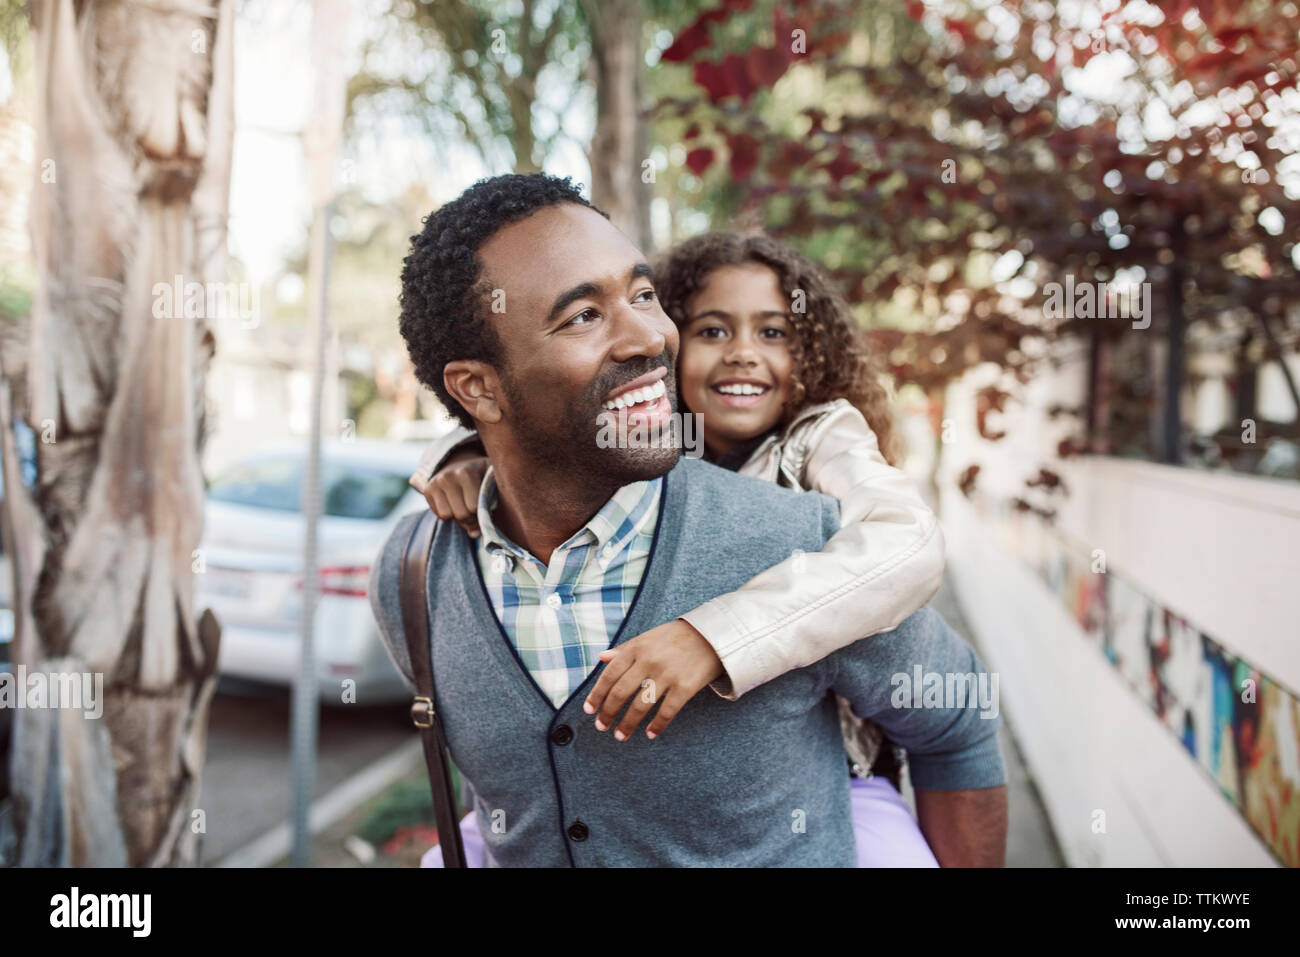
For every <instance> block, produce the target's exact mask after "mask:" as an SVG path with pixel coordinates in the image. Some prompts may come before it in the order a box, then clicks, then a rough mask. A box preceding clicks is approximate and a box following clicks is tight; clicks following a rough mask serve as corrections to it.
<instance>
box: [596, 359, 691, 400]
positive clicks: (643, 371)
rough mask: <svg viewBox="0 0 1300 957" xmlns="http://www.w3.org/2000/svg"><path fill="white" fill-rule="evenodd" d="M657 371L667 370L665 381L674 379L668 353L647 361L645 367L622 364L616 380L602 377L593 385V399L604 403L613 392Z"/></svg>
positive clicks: (671, 362)
mask: <svg viewBox="0 0 1300 957" xmlns="http://www.w3.org/2000/svg"><path fill="white" fill-rule="evenodd" d="M656 369H667V370H668V375H667V376H665V379H670V378H672V375H673V361H672V357H671V356H669V355H668V353H667V352H666V351H665V352H663V353H662V354H660V356H659V357H658V358H657V359H651V360H649V361H647V362H646V364H645V365H638V366H636V367H632V366H629V365H628V364H627V363H620V365H619V367H618V370H617V373H618V374H617V377H616V378H615V377H612V376H611V377H610V378H609V379H608V380H607V379H606V378H604V377H602V378H600V379H597V380H596V382H595V383H593V385H592V388H591V395H592V398H593V399H594V400H595V402H596V403H598V404H599V403H601V402H603V401H604V399H605V396H607V395H609V394H610V393H611V392H614V391H617V390H618V389H621V388H623V387H624V386H626V385H630V384H631V383H633V382H635V381H636V380H637V379H639V378H641V377H642V376H644V375H647V374H648V373H651V372H654V371H655V370H656Z"/></svg>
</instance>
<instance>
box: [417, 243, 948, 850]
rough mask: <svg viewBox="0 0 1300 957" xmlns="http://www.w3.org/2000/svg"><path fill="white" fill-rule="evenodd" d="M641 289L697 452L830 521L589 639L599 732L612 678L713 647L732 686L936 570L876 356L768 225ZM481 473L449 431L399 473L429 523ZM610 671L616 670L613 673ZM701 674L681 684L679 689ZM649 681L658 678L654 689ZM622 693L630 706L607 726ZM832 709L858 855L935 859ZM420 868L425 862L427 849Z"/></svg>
mask: <svg viewBox="0 0 1300 957" xmlns="http://www.w3.org/2000/svg"><path fill="white" fill-rule="evenodd" d="M655 288H656V291H657V293H658V295H659V297H660V301H661V303H662V305H663V308H664V311H665V312H667V314H668V315H669V316H670V317H671V318H672V319H673V321H674V322H675V323H676V324H677V326H678V329H679V331H680V334H681V344H680V351H679V355H678V372H677V382H678V391H679V397H678V398H679V401H678V405H677V408H678V410H679V411H681V412H682V413H688V412H690V413H698V414H699V415H701V416H702V418H703V428H702V434H703V437H704V445H705V454H706V456H707V457H708V459H709V460H710V461H712V462H714V463H716V464H717V465H720V466H722V467H724V468H729V469H732V470H734V471H740V472H742V473H745V474H748V475H754V476H759V477H762V478H766V479H768V480H769V481H773V482H778V483H779V484H781V485H785V486H788V487H790V488H793V489H796V490H804V489H815V490H817V491H819V492H823V493H825V494H827V495H832V496H834V497H836V498H838V499H839V500H840V518H841V527H840V530H839V532H838V533H837V534H836V535H834V536H833V537H832V538H831V539H830V540H829V541H828V542H827V543H826V547H825V548H824V549H823V550H822V551H821V552H818V553H815V554H807V555H803V554H796V555H793V556H791V558H789V559H787V560H786V561H785V562H783V563H781V564H780V565H778V566H776V567H775V568H773V569H769V570H768V571H766V572H764V573H763V574H761V575H759V576H758V577H756V578H755V579H753V580H752V581H750V582H748V583H747V584H746V585H744V586H743V587H742V588H740V589H739V590H738V591H736V592H734V593H732V594H729V595H723V596H720V597H718V598H715V599H713V600H712V601H709V602H706V603H705V604H704V605H701V606H700V607H699V608H697V609H695V610H693V611H691V612H689V613H687V614H685V615H682V616H681V618H680V619H678V620H677V621H675V622H669V623H668V624H666V625H662V626H660V627H658V628H655V629H652V630H651V631H648V632H646V633H645V634H643V635H638V636H637V637H635V638H632V639H631V640H629V641H626V642H624V643H622V644H621V645H619V646H618V647H617V648H614V649H610V650H609V651H606V652H604V653H603V654H602V655H601V659H602V660H603V661H605V662H606V665H605V668H604V670H603V672H602V674H601V675H600V678H599V680H598V681H597V683H596V685H595V686H594V688H593V689H592V691H591V694H590V695H589V697H588V707H587V710H588V713H591V714H597V712H599V714H598V716H597V718H596V726H597V728H598V729H599V730H602V731H604V730H606V729H608V728H609V727H611V726H613V725H614V724H616V723H617V724H618V727H617V730H616V732H615V733H616V734H618V735H621V736H623V737H626V736H627V735H630V734H631V733H632V731H633V730H634V728H635V725H636V724H637V723H638V722H639V720H640V718H641V716H643V715H644V714H645V712H646V710H647V708H646V707H645V706H641V705H638V704H637V703H636V702H635V699H636V698H638V697H640V696H638V695H632V698H631V699H629V698H628V697H627V696H626V693H625V692H619V693H616V694H611V691H613V690H614V689H615V686H616V685H618V686H619V687H620V688H627V687H631V688H639V687H641V686H642V684H643V681H644V680H646V679H651V680H653V679H655V678H656V675H662V673H663V672H665V671H667V670H671V671H672V673H673V675H674V676H675V677H674V684H675V686H676V687H677V689H678V690H679V691H681V690H682V685H683V680H682V677H681V676H682V675H684V674H685V675H689V674H702V675H709V674H716V673H717V662H718V660H720V661H721V664H722V675H721V676H720V677H718V678H717V679H716V680H714V681H713V682H712V684H711V687H712V688H713V690H714V691H715V692H716V693H718V694H720V695H722V696H723V697H726V698H732V699H734V698H739V697H740V696H741V695H743V694H744V693H745V692H747V691H749V690H750V689H752V688H754V687H756V686H758V685H760V684H762V683H764V682H766V681H770V680H771V679H773V678H775V677H777V676H778V675H781V674H784V673H786V672H787V671H790V670H793V669H795V668H801V667H804V666H807V665H809V664H812V663H813V662H815V661H818V660H820V659H821V658H823V657H825V656H826V655H828V654H831V653H832V652H834V651H836V650H838V649H839V648H842V647H844V646H846V645H848V644H850V643H852V642H854V641H857V640H858V639H861V638H863V637H865V636H868V635H874V634H877V633H879V632H882V631H889V630H891V629H893V628H894V627H896V626H897V625H898V624H899V623H900V622H901V621H902V620H903V619H904V618H906V617H907V616H908V615H910V614H911V613H912V612H914V611H916V610H917V609H918V608H920V607H921V606H922V605H924V604H925V603H926V602H927V601H929V600H930V599H931V598H932V597H933V596H934V593H935V592H936V591H937V590H938V587H939V582H940V579H941V578H942V575H943V536H942V534H941V533H940V531H939V527H938V523H937V521H936V520H935V517H934V514H933V513H932V512H931V511H930V509H929V508H927V507H926V505H925V504H924V502H922V500H921V498H920V496H919V495H918V493H917V492H916V490H915V488H914V487H913V485H912V483H911V481H910V480H909V479H908V478H907V477H906V476H905V475H904V474H903V473H902V472H901V471H899V470H898V469H897V468H895V467H893V464H892V463H893V461H894V430H893V423H892V420H891V416H890V413H889V406H888V397H887V395H886V393H885V389H884V387H883V386H882V385H881V384H880V381H879V372H878V367H877V364H876V362H875V360H874V358H873V357H872V356H870V355H868V354H867V353H866V352H865V351H864V350H863V349H862V347H861V345H860V340H859V338H858V333H857V329H856V326H855V323H854V321H853V317H852V315H851V314H850V312H849V309H848V306H847V304H846V303H845V302H844V300H843V299H842V298H841V297H840V296H839V295H838V294H837V293H836V292H835V291H834V290H833V288H832V287H831V285H830V283H829V282H828V280H827V279H826V277H825V276H824V274H823V273H822V272H821V270H820V269H818V268H817V267H816V266H815V265H813V264H812V263H811V262H809V261H808V260H807V259H805V258H804V257H803V256H801V255H799V254H798V253H797V252H795V251H794V250H792V249H790V248H789V247H787V246H784V245H782V244H781V243H778V242H776V241H775V240H772V239H769V238H767V237H764V236H737V235H730V234H721V233H713V234H709V235H705V236H700V237H697V238H695V239H691V240H688V241H687V242H685V243H683V244H681V245H680V246H678V247H676V248H675V249H674V250H673V251H672V252H670V253H669V255H668V256H667V258H666V259H665V261H664V262H662V263H661V264H660V266H659V268H658V269H657V270H656V275H655ZM486 469H487V460H486V459H485V458H483V457H482V451H481V448H479V447H477V446H476V445H475V439H474V433H472V432H469V431H467V430H463V429H459V430H457V431H456V432H455V433H453V434H452V435H449V436H448V437H446V438H444V439H442V440H440V441H439V442H437V443H435V445H433V446H431V447H430V448H429V449H428V450H427V451H426V453H425V456H424V458H423V459H422V461H421V464H420V468H419V469H418V470H417V472H416V474H415V475H413V476H412V478H411V484H412V485H413V486H414V487H415V488H417V489H418V490H420V491H421V492H422V493H423V494H424V495H425V497H426V499H427V500H428V501H429V504H430V507H431V508H432V509H433V510H434V511H435V512H436V513H437V514H438V516H439V517H440V518H442V519H444V520H450V519H452V518H455V519H456V520H457V521H459V522H461V524H462V525H464V526H465V527H466V530H467V531H469V533H470V534H471V535H476V534H477V519H476V518H475V513H476V511H477V506H478V491H479V487H480V485H481V484H482V480H483V475H484V472H485V471H486ZM680 629H693V630H694V631H696V632H698V633H699V634H700V635H702V636H703V637H704V638H705V639H706V641H707V643H708V646H710V647H711V648H712V651H713V652H714V653H716V660H710V661H708V662H705V661H690V662H688V661H683V660H681V658H680V656H681V655H682V654H684V652H683V651H681V649H682V648H683V647H699V646H700V645H701V644H702V643H700V642H694V643H682V642H674V641H673V640H672V639H673V636H674V634H675V633H676V632H677V631H678V630H680ZM674 656H677V657H676V658H675V657H674ZM625 677H627V678H630V679H631V680H630V681H629V680H624V681H621V682H620V679H621V678H625ZM881 680H882V681H887V680H889V679H888V676H886V675H882V676H881ZM708 681H709V679H708V678H707V677H705V678H703V679H701V680H699V681H698V682H696V683H695V684H693V685H691V686H689V687H687V688H686V689H685V693H686V695H687V696H688V697H689V696H691V695H694V694H695V693H696V692H698V691H700V690H701V689H702V688H703V686H704V684H705V683H708ZM666 686H667V683H666V682H665V681H664V680H659V681H657V684H656V687H660V688H663V687H666ZM629 700H633V704H632V707H630V708H629V709H628V713H627V716H625V717H624V719H623V720H622V722H617V717H616V716H617V715H618V714H619V713H620V712H621V711H622V709H623V706H624V705H625V704H627V703H628V701H629ZM839 708H840V718H841V725H842V727H843V730H844V736H845V751H846V754H847V756H848V765H849V768H848V771H849V773H850V775H851V782H850V783H851V796H852V801H851V805H852V810H853V821H854V832H855V837H856V843H857V853H858V863H859V866H863V867H880V866H929V867H933V866H936V861H935V858H934V856H933V854H932V853H931V852H930V849H929V847H928V846H927V844H926V842H925V839H924V838H923V837H922V835H921V832H920V830H919V828H918V827H917V824H916V821H915V820H914V819H913V818H912V816H911V813H910V812H909V811H908V809H907V806H906V805H905V803H904V802H903V800H902V798H901V796H900V795H899V794H898V791H897V790H896V786H895V783H891V782H890V781H889V780H887V779H886V776H888V775H890V773H891V772H894V771H896V766H894V765H893V764H892V762H893V753H892V748H891V747H890V746H889V743H888V742H887V741H884V740H883V735H882V733H881V730H880V728H879V727H878V726H877V725H875V724H873V723H871V722H865V721H862V720H861V719H859V718H857V717H855V716H854V715H853V714H852V712H851V711H850V710H849V707H848V705H847V703H846V702H845V701H843V700H840V701H839ZM662 710H663V709H661V712H662ZM634 712H635V715H634ZM671 720H672V716H671V715H669V716H664V715H662V713H661V714H658V715H656V717H655V718H654V720H653V721H652V722H651V724H650V726H649V728H648V733H649V734H650V735H651V736H652V737H653V736H655V735H656V734H659V733H662V731H663V729H664V728H665V727H666V726H667V725H668V723H669V722H670V721H671ZM620 739H622V738H620ZM667 746H669V747H671V743H667ZM873 770H874V771H875V772H877V773H873ZM475 821H476V816H475V815H474V814H473V813H471V814H469V815H468V816H467V817H466V818H465V819H464V821H463V822H462V825H461V828H462V833H463V834H464V837H465V845H466V855H467V858H468V859H469V860H470V862H471V864H475V865H476V864H477V863H478V861H479V859H480V856H481V851H480V850H479V849H480V848H481V838H480V836H479V835H478V834H477V833H476V831H475V828H476V824H475ZM425 863H426V864H432V865H434V866H437V865H438V864H440V863H441V858H440V854H439V851H438V848H436V847H435V848H433V849H432V850H431V851H430V852H429V854H427V855H426V861H425Z"/></svg>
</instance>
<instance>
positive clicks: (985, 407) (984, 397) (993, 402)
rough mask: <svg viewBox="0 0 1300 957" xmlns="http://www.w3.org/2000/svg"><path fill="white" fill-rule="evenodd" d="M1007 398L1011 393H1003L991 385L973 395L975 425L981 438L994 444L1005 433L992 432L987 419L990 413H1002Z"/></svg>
mask: <svg viewBox="0 0 1300 957" xmlns="http://www.w3.org/2000/svg"><path fill="white" fill-rule="evenodd" d="M1009 398H1011V393H1009V392H1003V391H1002V390H1001V389H999V388H998V387H997V386H993V385H990V386H985V387H984V388H983V389H980V390H979V392H977V393H975V425H976V428H978V429H979V433H980V436H981V437H983V438H985V439H988V440H989V441H990V442H996V441H997V440H998V439H1000V438H1003V437H1004V436H1005V435H1006V434H1007V433H1006V432H1005V431H994V430H993V429H992V428H991V427H990V424H989V420H988V417H989V414H990V413H992V412H1001V411H1003V409H1004V408H1005V407H1006V404H1007V399H1009Z"/></svg>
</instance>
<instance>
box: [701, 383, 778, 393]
mask: <svg viewBox="0 0 1300 957" xmlns="http://www.w3.org/2000/svg"><path fill="white" fill-rule="evenodd" d="M714 388H715V389H717V390H718V391H719V392H721V393H722V394H723V395H762V394H763V393H764V392H766V391H767V386H765V385H750V384H749V383H748V382H742V383H738V384H736V385H730V384H728V385H717V386H714Z"/></svg>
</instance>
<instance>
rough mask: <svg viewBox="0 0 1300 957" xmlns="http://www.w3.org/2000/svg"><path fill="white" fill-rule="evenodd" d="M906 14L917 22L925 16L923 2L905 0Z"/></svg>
mask: <svg viewBox="0 0 1300 957" xmlns="http://www.w3.org/2000/svg"><path fill="white" fill-rule="evenodd" d="M907 15H908V16H909V17H911V18H912V19H913V20H915V21H916V22H917V23H920V22H921V17H923V16H925V4H924V3H922V2H921V0H907Z"/></svg>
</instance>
